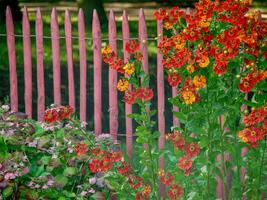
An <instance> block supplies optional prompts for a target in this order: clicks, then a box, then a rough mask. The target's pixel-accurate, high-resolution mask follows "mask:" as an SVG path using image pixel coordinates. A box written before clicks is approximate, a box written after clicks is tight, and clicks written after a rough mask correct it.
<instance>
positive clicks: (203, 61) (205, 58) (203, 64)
mask: <svg viewBox="0 0 267 200" xmlns="http://www.w3.org/2000/svg"><path fill="white" fill-rule="evenodd" d="M197 63H198V65H199V66H200V67H201V68H205V67H207V66H208V65H209V64H210V59H209V57H208V56H205V55H203V56H202V57H201V58H200V59H198V60H197Z"/></svg>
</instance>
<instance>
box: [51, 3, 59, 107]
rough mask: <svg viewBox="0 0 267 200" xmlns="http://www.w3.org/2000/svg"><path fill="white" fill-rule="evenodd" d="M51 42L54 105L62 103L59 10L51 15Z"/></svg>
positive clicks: (53, 11)
mask: <svg viewBox="0 0 267 200" xmlns="http://www.w3.org/2000/svg"><path fill="white" fill-rule="evenodd" d="M51 37H52V38H51V40H52V41H51V42H52V60H53V86H54V103H55V104H58V105H59V104H60V103H61V86H60V84H61V75H60V38H59V27H58V20H57V10H56V8H53V10H52V13H51Z"/></svg>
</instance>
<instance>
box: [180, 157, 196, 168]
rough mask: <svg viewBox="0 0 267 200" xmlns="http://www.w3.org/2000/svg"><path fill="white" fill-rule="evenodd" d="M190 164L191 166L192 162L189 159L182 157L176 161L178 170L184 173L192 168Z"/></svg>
mask: <svg viewBox="0 0 267 200" xmlns="http://www.w3.org/2000/svg"><path fill="white" fill-rule="evenodd" d="M192 164H193V162H192V160H191V158H189V157H188V156H182V157H180V159H179V160H178V166H179V168H180V169H182V170H184V171H186V170H189V169H190V168H191V167H192Z"/></svg>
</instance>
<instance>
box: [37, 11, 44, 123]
mask: <svg viewBox="0 0 267 200" xmlns="http://www.w3.org/2000/svg"><path fill="white" fill-rule="evenodd" d="M35 32H36V68H37V93H38V94H37V95H38V101H37V110H38V111H37V116H38V121H43V120H44V111H45V82H44V46H43V21H42V14H41V11H40V8H38V9H37V13H36V22H35Z"/></svg>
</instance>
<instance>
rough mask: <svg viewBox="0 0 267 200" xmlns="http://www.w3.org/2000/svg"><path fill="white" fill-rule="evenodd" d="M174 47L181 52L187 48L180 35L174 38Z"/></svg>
mask: <svg viewBox="0 0 267 200" xmlns="http://www.w3.org/2000/svg"><path fill="white" fill-rule="evenodd" d="M173 42H174V47H175V49H177V50H180V49H182V48H184V47H185V44H186V42H185V39H184V38H182V37H181V36H180V35H176V36H174V37H173Z"/></svg>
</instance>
